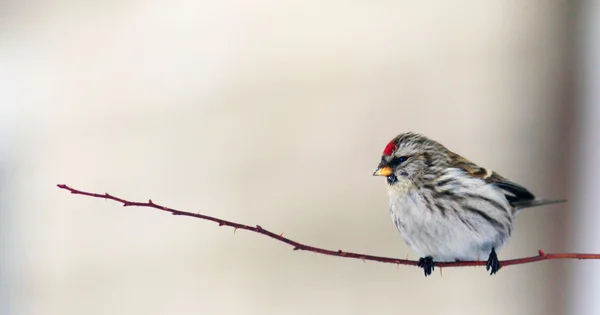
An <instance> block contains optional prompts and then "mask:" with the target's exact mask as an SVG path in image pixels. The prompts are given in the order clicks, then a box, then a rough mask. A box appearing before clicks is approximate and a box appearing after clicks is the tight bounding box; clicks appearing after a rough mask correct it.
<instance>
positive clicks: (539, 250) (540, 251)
mask: <svg viewBox="0 0 600 315" xmlns="http://www.w3.org/2000/svg"><path fill="white" fill-rule="evenodd" d="M538 255H540V256H541V257H544V256H546V253H544V251H543V250H541V249H538Z"/></svg>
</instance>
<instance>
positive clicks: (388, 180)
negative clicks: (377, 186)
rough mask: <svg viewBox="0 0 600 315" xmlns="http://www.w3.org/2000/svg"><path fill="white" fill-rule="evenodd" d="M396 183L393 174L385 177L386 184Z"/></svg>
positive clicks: (396, 179)
mask: <svg viewBox="0 0 600 315" xmlns="http://www.w3.org/2000/svg"><path fill="white" fill-rule="evenodd" d="M397 181H398V178H397V177H396V175H394V174H392V175H390V176H388V177H387V182H388V184H390V185H393V184H395V183H396V182H397Z"/></svg>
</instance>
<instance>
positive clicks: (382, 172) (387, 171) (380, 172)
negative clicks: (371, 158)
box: [373, 166, 394, 176]
mask: <svg viewBox="0 0 600 315" xmlns="http://www.w3.org/2000/svg"><path fill="white" fill-rule="evenodd" d="M392 173H394V170H392V168H391V167H389V166H384V167H380V168H378V169H377V170H376V171H375V173H373V176H390V175H392Z"/></svg>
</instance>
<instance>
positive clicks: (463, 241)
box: [373, 132, 566, 277]
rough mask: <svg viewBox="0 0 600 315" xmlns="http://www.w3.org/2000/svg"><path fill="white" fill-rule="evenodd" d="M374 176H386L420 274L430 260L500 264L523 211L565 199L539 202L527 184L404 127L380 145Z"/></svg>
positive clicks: (494, 268) (392, 206) (392, 207)
mask: <svg viewBox="0 0 600 315" xmlns="http://www.w3.org/2000/svg"><path fill="white" fill-rule="evenodd" d="M373 176H384V177H386V179H387V194H388V196H389V212H390V216H391V218H392V221H393V223H394V224H395V226H396V228H397V229H398V231H399V232H400V234H401V236H402V238H403V240H404V242H405V243H406V244H407V245H408V246H409V247H411V248H412V250H413V251H415V252H416V253H418V254H419V255H420V258H419V260H418V263H417V266H418V267H420V268H422V269H423V272H424V274H425V277H427V276H429V275H431V273H432V272H433V270H434V269H435V262H452V261H474V260H476V261H480V260H481V259H485V258H486V257H487V261H486V270H487V271H489V272H490V275H493V274H496V273H497V272H498V270H499V269H500V267H501V266H500V261H499V260H498V255H497V253H496V251H498V250H499V249H500V248H501V247H502V246H503V245H504V244H505V243H506V242H507V240H508V239H509V238H510V235H511V232H512V230H513V222H514V219H515V217H516V215H517V214H518V213H519V212H520V211H521V210H523V209H526V208H531V207H536V206H542V205H548V204H554V203H561V202H565V201H566V200H565V199H560V200H558V199H557V200H550V199H538V198H536V197H535V196H534V195H533V193H531V192H530V191H529V190H528V189H527V188H525V187H523V186H522V185H520V184H517V183H515V182H513V181H510V180H508V179H506V178H505V177H503V176H501V175H500V174H498V173H497V172H495V171H492V170H490V169H489V168H485V167H481V166H478V165H477V164H475V163H473V162H471V161H470V160H467V159H466V158H464V157H462V156H460V155H458V154H456V153H454V152H452V151H450V150H449V149H447V148H446V147H445V146H443V145H442V144H440V143H439V142H437V141H435V140H432V139H430V138H427V137H426V136H424V135H421V134H418V133H414V132H404V133H401V134H399V135H397V136H396V137H395V138H394V139H392V140H391V141H390V142H389V143H388V144H387V145H386V146H385V148H384V150H383V153H382V156H381V161H380V162H379V165H378V166H377V168H376V170H375V172H374V173H373Z"/></svg>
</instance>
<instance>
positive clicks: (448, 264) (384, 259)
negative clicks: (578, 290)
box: [57, 184, 600, 267]
mask: <svg viewBox="0 0 600 315" xmlns="http://www.w3.org/2000/svg"><path fill="white" fill-rule="evenodd" d="M57 186H58V188H60V189H65V190H68V191H70V192H71V193H72V194H76V195H83V196H88V197H93V198H101V199H109V200H114V201H116V202H119V203H122V204H123V206H124V207H146V208H154V209H158V210H161V211H166V212H170V213H171V214H173V215H181V216H186V217H193V218H198V219H202V220H208V221H212V222H215V223H218V224H219V226H229V227H232V228H234V229H236V230H238V229H239V230H247V231H251V232H254V233H258V234H262V235H266V236H268V237H270V238H273V239H275V240H277V241H280V242H283V243H286V244H288V245H290V246H292V247H293V248H294V250H303V251H309V252H314V253H319V254H323V255H329V256H337V257H344V258H354V259H361V260H363V261H367V260H369V261H377V262H382V263H389V264H397V265H410V266H417V264H418V262H417V261H414V260H407V259H398V258H390V257H382V256H373V255H366V254H358V253H352V252H346V251H343V250H329V249H324V248H319V247H314V246H309V245H305V244H302V243H299V242H296V241H293V240H291V239H289V238H286V237H283V235H282V234H276V233H273V232H271V231H269V230H266V229H264V228H262V227H261V226H260V225H256V226H250V225H246V224H241V223H237V222H232V221H227V220H223V219H219V218H215V217H211V216H208V215H203V214H198V213H191V212H185V211H181V210H176V209H173V208H169V207H165V206H161V205H159V204H156V203H154V202H153V201H152V199H149V200H148V202H135V201H128V200H125V199H122V198H119V197H115V196H112V195H110V194H108V193H104V194H97V193H91V192H86V191H81V190H77V189H74V188H71V187H69V186H67V185H63V184H59V185H57ZM550 259H600V254H580V253H561V254H548V253H544V252H543V251H542V250H538V254H537V255H536V256H531V257H524V258H518V259H510V260H504V261H501V262H500V265H501V266H502V267H506V266H512V265H520V264H527V263H532V262H537V261H542V260H550ZM485 264H486V262H485V261H457V262H436V263H435V266H436V267H466V266H485Z"/></svg>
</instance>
